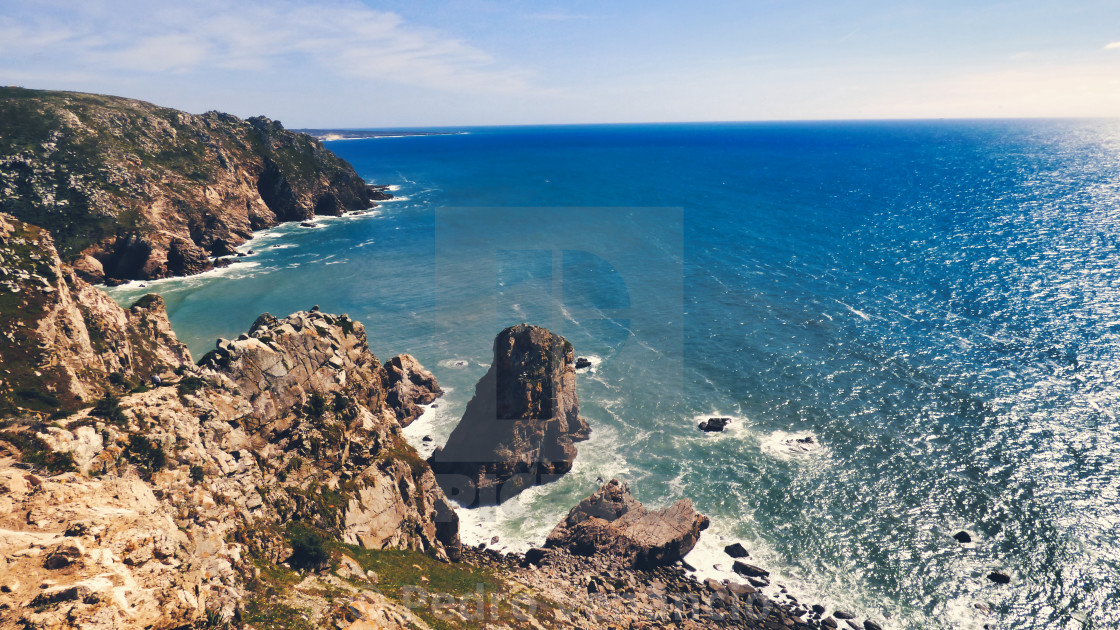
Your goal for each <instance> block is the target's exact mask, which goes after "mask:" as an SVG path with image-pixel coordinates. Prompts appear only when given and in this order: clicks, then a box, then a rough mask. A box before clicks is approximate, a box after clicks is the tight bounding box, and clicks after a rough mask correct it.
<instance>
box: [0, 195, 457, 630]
mask: <svg viewBox="0 0 1120 630" xmlns="http://www.w3.org/2000/svg"><path fill="white" fill-rule="evenodd" d="M0 233H2V240H0V243H2V246H0V253H2V255H3V257H4V262H3V263H0V264H3V265H4V269H5V272H4V273H5V274H6V275H5V280H4V284H3V286H2V287H0V300H9V301H10V300H13V299H14V300H17V304H22V302H18V300H31V302H30V303H29V304H25V305H22V306H20V308H18V309H15V310H14V311H8V310H5V311H4V314H5V316H7V315H8V314H9V313H23V314H24V315H21V317H23V318H24V319H26V320H27V321H25V322H21V323H20V324H19V326H20V327H18V328H16V329H14V330H15V332H11V330H10V329H7V328H5V329H4V330H5V332H6V333H8V334H6V336H7V337H8V339H9V340H13V339H14V341H16V342H18V343H17V344H13V345H7V344H5V345H4V346H3V347H0V350H2V352H3V360H4V363H3V368H2V369H4V370H6V372H4V373H3V376H4V379H3V391H5V392H17V394H16V395H14V397H10V399H11V400H13V401H15V402H17V403H19V402H23V399H22V398H20V397H19V395H18V391H19V390H18V389H17V386H16V385H13V383H12V382H11V380H10V379H11V378H12V375H13V374H15V375H19V376H20V377H21V378H23V379H24V380H21V381H19V382H18V383H17V385H19V386H26V387H39V386H42V387H46V386H48V385H50V386H57V388H56V390H54V391H56V392H58V393H59V394H61V392H62V391H63V390H62V389H61V387H62V385H63V384H67V385H72V386H73V387H85V388H86V390H92V389H94V388H96V387H100V386H101V384H107V389H105V390H104V391H105V393H106V394H107V395H104V396H102V395H101V394H100V393H99V394H98V395H97V396H93V397H87V399H86V402H85V405H84V406H83V408H81V409H79V410H77V411H76V412H73V413H70V412H69V411H68V409H66V408H63V407H62V406H61V405H55V407H54V409H55V412H54V413H53V414H52V415H51V417H50V420H51V422H50V424H49V425H48V423H47V418H46V411H47V410H36V409H33V408H31V407H29V406H26V405H18V404H13V405H11V407H10V409H8V410H5V411H4V412H3V413H2V414H0V558H2V560H0V611H3V614H0V629H7V628H16V627H19V628H24V627H52V628H53V627H82V628H117V627H129V628H131V627H156V628H173V627H183V626H184V625H190V624H192V623H195V624H205V623H210V622H211V621H214V620H218V621H220V620H226V621H229V620H231V619H232V618H233V616H234V613H235V611H238V610H241V609H243V608H244V606H245V602H246V601H247V600H249V599H252V598H251V592H250V588H251V584H253V583H254V581H255V580H258V579H259V572H260V566H262V563H263V566H275V565H277V564H279V563H282V562H284V561H285V560H286V559H288V558H289V557H292V558H294V557H295V556H294V555H293V548H294V546H295V542H294V541H295V540H297V538H298V537H299V536H300V535H307V534H312V535H314V536H322V537H325V538H326V539H328V540H329V539H333V540H337V541H339V542H341V543H349V544H352V545H355V546H360V547H365V548H372V549H413V550H418V551H425V552H427V553H428V554H429V555H430V556H432V557H434V558H438V559H442V560H443V561H447V560H453V559H455V558H457V557H458V555H459V540H458V520H457V518H456V516H455V514H454V512H453V511H452V509H451V506H450V504H449V503H448V502H447V500H446V498H445V497H444V496H443V493H442V491H441V490H440V488H439V486H438V485H437V483H436V480H435V477H434V475H433V474H432V472H431V470H430V469H429V468H428V466H427V465H426V464H425V463H424V461H423V460H422V459H421V458H420V457H419V456H418V455H417V454H416V451H415V450H413V449H412V448H411V447H410V446H409V445H408V444H407V443H406V442H405V441H404V439H403V437H402V435H401V428H400V425H399V424H398V423H397V420H396V418H397V414H398V410H397V409H395V408H393V407H392V406H390V404H388V403H387V402H386V392H387V384H388V382H389V376H388V374H387V373H386V371H385V369H384V368H383V367H382V366H381V365H380V363H379V362H378V361H377V358H376V357H374V355H373V354H372V353H370V351H369V348H368V345H367V342H366V338H365V331H364V329H363V328H362V326H361V324H359V323H357V322H354V321H352V320H350V319H349V318H347V317H345V316H333V315H328V314H325V313H319V312H317V310H315V311H312V312H300V313H295V314H293V315H291V316H289V317H287V318H284V319H276V318H272V317H270V316H267V315H265V316H262V317H261V318H260V319H259V320H258V321H257V323H256V324H255V325H254V326H253V329H252V330H251V331H250V333H249V334H246V335H242V336H241V337H240V338H239V339H237V340H234V341H225V340H222V341H220V342H219V343H218V347H217V348H216V349H215V351H213V352H211V353H209V354H208V355H207V356H206V357H205V358H204V360H203V361H202V365H201V366H199V367H195V366H192V365H191V364H190V356H189V353H188V352H187V350H186V348H185V347H183V346H182V345H181V344H179V343H178V341H176V340H175V338H174V335H173V334H172V333H171V332H170V329H169V327H168V325H167V320H166V315H165V313H164V312H163V310H162V302H161V301H160V300H159V298H158V297H155V296H148V297H145V298H143V299H141V300H140V302H139V303H138V306H135V307H133V308H132V309H130V310H125V309H122V308H120V307H118V306H116V305H115V304H114V303H113V302H112V301H111V300H109V299H108V297H107V296H105V295H104V294H103V293H101V292H100V291H98V290H97V289H95V288H93V287H90V286H89V285H87V284H86V283H85V282H84V281H82V280H81V279H78V278H76V277H74V275H73V272H72V271H71V270H70V269H69V268H68V267H67V266H66V265H64V264H60V263H59V261H58V257H57V254H56V253H55V252H54V251H53V249H52V247H51V241H50V238H49V237H48V236H47V235H46V233H45V232H44V231H42V230H39V229H37V228H33V227H31V226H28V225H26V224H22V223H20V222H18V221H15V220H12V219H10V218H8V217H2V216H0ZM38 248H42V249H38ZM36 252H37V254H36ZM35 256H37V257H35ZM48 288H53V290H47V289H48ZM32 306H34V308H32ZM32 316H33V317H32ZM5 323H6V324H8V323H10V322H5ZM27 330H33V331H37V333H38V334H39V336H36V337H33V338H24V337H18V336H16V335H17V333H18V334H25V333H26V331H27ZM94 330H96V331H98V332H97V335H96V336H95V335H93V334H92V333H91V331H94ZM21 331H22V332H21ZM42 331H49V332H50V333H51V334H46V333H43V332H42ZM91 337H96V339H95V340H93V341H91ZM27 339H34V340H35V341H34V342H35V345H34V346H31V347H28V346H29V345H30V342H29V341H27ZM98 344H108V345H105V346H104V349H103V350H98V348H101V346H99V345H98ZM21 352H22V353H23V354H20V353H21ZM102 354H104V355H106V356H102ZM47 356H50V357H53V358H54V360H55V364H56V365H55V366H53V367H57V370H56V371H55V372H49V373H48V372H46V371H44V370H43V369H38V368H40V367H42V366H40V365H39V364H38V363H36V362H35V361H38V360H39V359H41V358H42V357H47ZM27 361H30V363H27V364H24V362H27ZM48 367H52V366H48ZM416 368H417V369H418V370H422V368H420V367H419V366H416ZM109 370H116V371H115V372H109ZM155 372H159V373H160V374H162V375H163V377H164V378H163V379H162V382H161V383H159V384H152V386H149V385H147V384H145V383H144V381H143V380H141V379H140V377H144V379H147V377H148V376H149V375H150V373H155ZM113 374H119V375H120V376H117V377H114V376H112V375H113ZM60 375H61V376H60ZM33 379H39V380H38V381H35V380H33ZM86 390H83V391H86ZM42 391H49V390H46V389H44V390H42ZM66 391H70V390H66ZM67 395H68V396H69V395H70V394H67ZM45 398H46V397H45V396H40V397H39V398H36V399H35V400H36V401H37V402H39V403H42V404H47V403H46V402H44V400H45ZM58 398H59V400H60V401H61V400H62V398H63V397H62V396H61V395H59V396H58ZM66 400H68V401H71V402H70V403H68V404H72V405H74V406H78V405H80V404H81V399H79V398H78V397H77V396H76V395H75V396H71V397H70V398H67V399H66ZM95 400H96V403H97V404H95V405H92V406H90V404H91V403H93V402H94V401H95ZM51 404H54V403H51ZM319 544H321V543H319ZM355 548H357V547H355ZM293 562H294V560H293ZM344 586H345V585H339V586H336V587H335V588H343V587H344ZM347 588H350V587H347ZM370 597H374V596H373V595H370ZM364 601H366V602H367V604H366V605H367V608H368V606H372V605H373V604H370V603H369V602H373V601H375V600H373V599H369V598H367V599H366V600H364ZM376 601H377V602H381V601H382V600H376ZM378 605H380V604H378ZM390 608H391V607H390ZM379 610H381V611H382V612H385V611H387V610H389V608H381V609H379ZM327 612H328V613H329V611H327ZM366 613H369V614H366ZM366 613H360V614H359V613H355V615H357V617H355V618H358V617H360V619H367V620H370V621H369V623H375V622H378V623H383V622H384V619H382V620H381V621H380V622H379V621H377V620H378V619H381V617H380V616H379V615H380V613H378V612H377V611H376V610H367V611H366ZM394 615H395V617H394V618H396V619H401V620H404V621H402V622H401V623H400V624H399V625H400V626H401V627H406V626H408V624H410V623H413V622H412V621H408V612H407V611H406V610H403V609H402V610H401V611H397V612H396V613H394ZM360 619H359V620H360ZM355 623H357V621H356V622H355ZM363 623H364V622H363ZM219 625H220V624H219ZM414 625H415V624H414Z"/></svg>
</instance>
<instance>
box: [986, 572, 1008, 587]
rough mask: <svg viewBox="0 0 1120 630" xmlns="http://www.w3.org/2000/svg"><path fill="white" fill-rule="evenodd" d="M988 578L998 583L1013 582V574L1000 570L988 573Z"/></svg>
mask: <svg viewBox="0 0 1120 630" xmlns="http://www.w3.org/2000/svg"><path fill="white" fill-rule="evenodd" d="M988 579H989V580H991V581H993V582H995V583H996V584H1008V583H1010V582H1011V576H1010V575H1008V574H1006V573H1003V572H1000V571H992V572H991V573H989V574H988Z"/></svg>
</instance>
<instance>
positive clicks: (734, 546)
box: [723, 543, 750, 558]
mask: <svg viewBox="0 0 1120 630" xmlns="http://www.w3.org/2000/svg"><path fill="white" fill-rule="evenodd" d="M723 553H726V554H727V555H729V556H731V557H732V558H746V557H747V556H749V555H750V554H749V553H747V549H746V547H744V546H743V545H742V544H741V543H731V544H730V545H727V546H726V547H724V548H723Z"/></svg>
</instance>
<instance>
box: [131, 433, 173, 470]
mask: <svg viewBox="0 0 1120 630" xmlns="http://www.w3.org/2000/svg"><path fill="white" fill-rule="evenodd" d="M126 452H127V453H128V461H130V462H132V463H133V464H135V465H136V467H137V468H139V469H140V470H141V472H142V473H143V476H144V477H145V478H146V477H151V475H152V473H154V472H158V471H160V470H163V469H164V467H165V466H167V453H164V452H163V449H162V448H161V447H160V446H159V445H157V444H153V443H152V441H151V440H149V439H148V438H146V437H144V436H143V435H140V434H139V433H133V434H132V435H130V436H129V438H128V449H127V451H126Z"/></svg>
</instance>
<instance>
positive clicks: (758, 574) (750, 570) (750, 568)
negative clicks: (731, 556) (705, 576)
mask: <svg viewBox="0 0 1120 630" xmlns="http://www.w3.org/2000/svg"><path fill="white" fill-rule="evenodd" d="M731 570H732V571H734V572H736V573H738V574H739V575H742V576H746V577H753V578H764V577H769V576H770V572H769V571H767V570H766V569H762V568H759V567H756V566H754V565H753V564H747V563H746V562H741V561H739V560H736V561H735V563H734V564H732V565H731Z"/></svg>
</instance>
